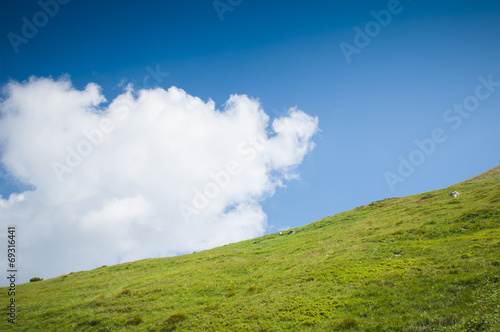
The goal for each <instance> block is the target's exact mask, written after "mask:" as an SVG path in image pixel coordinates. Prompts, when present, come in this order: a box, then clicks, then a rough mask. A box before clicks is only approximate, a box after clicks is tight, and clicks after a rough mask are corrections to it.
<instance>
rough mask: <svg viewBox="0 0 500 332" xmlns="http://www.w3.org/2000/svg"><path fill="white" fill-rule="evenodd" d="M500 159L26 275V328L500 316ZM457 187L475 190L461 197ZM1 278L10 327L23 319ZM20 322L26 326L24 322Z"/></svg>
mask: <svg viewBox="0 0 500 332" xmlns="http://www.w3.org/2000/svg"><path fill="white" fill-rule="evenodd" d="M499 178H500V167H496V168H494V169H492V170H490V171H488V172H486V173H483V174H481V175H480V176H477V177H475V178H473V179H470V180H468V181H465V182H462V183H460V184H457V185H455V186H452V187H450V188H446V189H442V190H437V191H433V192H428V193H423V194H419V195H414V196H409V197H403V198H393V199H385V200H382V201H378V202H373V203H371V204H369V205H367V206H362V207H358V208H356V209H354V210H351V211H348V212H344V213H340V214H337V215H335V216H331V217H327V218H324V219H322V220H319V221H317V222H314V223H311V224H309V225H306V226H304V227H301V228H297V229H294V231H295V233H294V234H287V233H288V232H285V235H282V236H280V235H279V234H270V235H266V236H263V237H260V238H257V239H253V240H248V241H243V242H239V243H235V244H231V245H227V246H224V247H220V248H216V249H212V250H207V251H204V252H199V253H194V254H191V255H184V256H179V257H170V258H161V259H149V260H142V261H138V262H133V263H127V264H121V265H115V266H110V267H101V268H98V269H95V270H91V271H84V272H78V273H71V274H69V275H64V276H61V277H58V278H54V279H50V280H45V281H41V282H36V283H30V284H24V285H18V286H17V290H16V293H17V297H16V302H17V305H18V306H17V328H18V329H19V330H21V331H36V330H53V331H70V330H81V331H114V330H137V331H173V330H178V331H281V330H291V331H332V330H353V331H358V330H359V331H481V330H498V329H499V328H500V313H499V312H500V297H499V288H500V287H499V286H500V179H499ZM452 190H457V191H458V192H460V193H461V195H460V196H458V197H457V198H453V197H451V196H450V193H451V191H452ZM8 301H9V297H8V296H7V289H6V288H2V289H1V291H0V303H2V306H1V310H0V313H1V315H0V317H2V318H1V320H0V330H3V331H5V330H9V329H11V328H12V325H11V324H9V323H8V322H7V318H6V317H7V310H8V309H7V308H6V304H8ZM16 330H17V329H16Z"/></svg>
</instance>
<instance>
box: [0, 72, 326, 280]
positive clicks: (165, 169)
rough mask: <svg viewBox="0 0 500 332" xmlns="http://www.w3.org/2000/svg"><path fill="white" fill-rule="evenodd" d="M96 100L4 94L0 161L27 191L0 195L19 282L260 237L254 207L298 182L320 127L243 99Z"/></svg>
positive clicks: (129, 95) (57, 84) (31, 86)
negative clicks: (219, 104) (220, 102)
mask: <svg viewBox="0 0 500 332" xmlns="http://www.w3.org/2000/svg"><path fill="white" fill-rule="evenodd" d="M104 101H105V98H104V96H102V95H101V92H100V88H99V86H97V85H96V84H88V85H87V87H86V88H85V89H84V90H83V91H79V90H76V89H75V88H73V87H72V85H71V82H70V81H69V79H68V78H63V79H61V80H58V81H54V80H52V79H50V78H31V79H30V80H29V81H27V82H23V83H17V82H11V83H9V84H7V85H6V86H5V87H4V99H3V100H2V101H1V103H0V112H1V117H0V144H1V145H0V146H1V162H2V163H3V164H4V165H5V167H6V169H8V170H9V172H10V173H12V175H13V176H15V177H16V178H18V179H20V180H21V181H23V182H25V183H27V184H30V185H32V186H33V187H34V188H35V189H34V190H33V191H29V192H25V193H23V194H21V195H13V196H11V197H10V198H8V199H1V198H0V222H1V223H2V225H7V224H16V225H18V237H19V252H20V253H21V257H20V261H19V264H21V265H22V266H20V271H22V274H21V276H22V279H23V281H26V280H28V279H29V278H30V277H33V276H40V277H44V278H48V277H53V276H56V275H60V274H63V273H69V272H71V271H74V270H82V269H90V268H94V267H96V266H100V265H103V264H108V265H109V264H115V263H118V262H123V261H130V260H135V259H140V258H147V257H158V256H168V255H175V254H179V253H185V252H192V251H198V250H202V249H206V248H209V247H213V246H218V245H223V244H226V243H230V242H236V241H239V240H243V239H248V238H252V237H255V236H259V235H261V234H263V233H264V231H265V228H266V214H265V213H264V211H263V210H262V208H261V205H260V202H261V201H262V200H263V199H264V198H266V197H269V196H270V195H272V194H273V193H274V190H275V188H276V186H280V185H282V182H283V181H284V180H287V179H290V178H293V177H294V176H295V175H296V173H295V172H296V167H297V166H298V165H299V164H300V163H301V162H302V160H303V158H304V156H305V155H306V154H307V153H308V152H310V151H311V150H312V149H313V146H314V145H313V143H312V141H311V138H312V136H313V135H314V134H315V132H316V131H317V130H318V120H317V118H314V117H311V116H309V115H307V114H305V113H304V112H302V111H300V110H297V109H290V111H289V113H288V114H287V116H286V117H283V118H280V119H276V120H274V121H273V123H272V124H271V125H270V124H269V116H268V115H267V114H266V113H265V112H264V111H263V110H262V108H261V107H260V104H259V102H258V101H257V100H255V99H251V98H249V97H247V96H245V95H233V96H231V97H230V98H229V100H228V101H227V102H226V105H225V108H224V109H223V110H219V109H216V108H215V104H214V102H213V101H211V100H210V101H208V102H204V101H202V100H201V99H199V98H197V97H193V96H190V95H188V94H187V93H186V92H185V91H183V90H181V89H178V88H176V87H171V88H170V89H168V90H167V91H165V90H163V89H161V88H157V89H154V90H140V91H137V92H135V91H133V89H132V88H130V87H129V88H127V90H126V91H125V92H124V93H123V94H121V95H119V96H118V97H117V98H115V99H114V100H113V101H111V102H110V103H109V104H108V105H107V106H105V107H102V108H100V105H102V103H103V102H104ZM2 227H3V226H2ZM2 231H3V230H2ZM2 239H5V236H3V235H2Z"/></svg>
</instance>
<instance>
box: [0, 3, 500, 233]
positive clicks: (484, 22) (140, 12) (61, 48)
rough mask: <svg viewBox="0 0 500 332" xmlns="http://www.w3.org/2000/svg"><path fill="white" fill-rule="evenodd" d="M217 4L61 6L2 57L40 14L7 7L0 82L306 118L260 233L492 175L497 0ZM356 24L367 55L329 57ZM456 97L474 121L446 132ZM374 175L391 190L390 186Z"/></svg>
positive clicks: (11, 188) (16, 183) (497, 139)
mask: <svg viewBox="0 0 500 332" xmlns="http://www.w3.org/2000/svg"><path fill="white" fill-rule="evenodd" d="M42 3H45V2H43V0H42ZM46 3H52V4H53V3H55V2H51V1H46ZM221 4H222V5H221ZM217 5H218V6H228V7H225V8H230V10H227V11H224V12H220V9H219V12H218V10H217V8H216V6H215V5H214V2H213V1H140V2H139V1H120V2H116V1H107V2H102V1H92V0H91V1H77V0H71V1H62V0H61V1H60V2H57V6H58V9H57V13H55V14H54V15H53V17H50V15H46V16H45V17H46V18H47V20H46V22H41V23H43V24H40V27H39V28H38V32H37V33H36V35H34V36H33V37H31V38H26V39H25V41H26V43H20V44H18V45H17V46H14V47H13V44H12V42H11V41H10V40H9V37H8V35H9V33H14V34H16V35H18V36H21V37H22V36H23V31H22V29H23V24H25V21H23V20H22V19H23V17H25V18H26V19H27V20H28V21H30V22H31V23H33V20H34V19H35V17H36V15H38V19H43V14H37V13H39V12H41V11H43V10H44V9H43V8H42V6H41V5H40V4H39V3H37V2H36V1H22V2H21V1H11V2H8V3H7V4H4V5H3V10H2V11H1V13H0V35H1V36H2V38H1V39H0V84H1V85H2V86H5V85H6V84H8V83H9V81H10V80H14V81H17V82H23V81H26V80H27V79H28V78H29V77H30V76H36V77H52V78H53V79H54V80H57V79H59V78H61V76H63V75H69V77H70V81H71V83H72V85H73V86H74V88H75V89H77V90H84V89H85V87H86V86H87V84H88V83H96V84H97V85H99V86H100V87H101V89H102V90H101V93H102V95H104V96H105V98H106V99H107V101H108V102H110V101H112V100H113V99H114V98H115V97H116V96H118V95H120V94H122V93H123V91H124V88H125V86H126V84H129V83H132V84H134V86H135V87H136V88H143V87H144V88H153V87H155V86H159V87H161V88H163V89H165V90H167V89H168V88H169V87H170V86H175V87H178V88H180V89H183V90H184V91H185V92H186V93H187V94H189V95H191V96H197V97H199V98H201V100H203V101H208V100H210V99H211V100H213V101H214V102H215V107H216V108H221V109H223V108H224V106H223V104H224V103H225V102H226V101H227V100H228V99H229V97H230V96H231V95H233V94H246V95H248V96H249V97H253V98H257V99H258V100H259V101H260V105H261V107H262V108H263V110H264V111H265V112H266V113H267V114H268V115H269V116H270V119H271V122H272V120H273V119H276V118H280V117H284V116H286V115H287V110H288V109H289V108H291V107H297V108H298V109H300V110H302V111H303V112H305V113H306V114H308V115H310V116H311V117H317V119H318V127H319V131H317V132H316V134H315V135H314V136H313V137H312V138H311V141H312V142H314V143H315V147H314V149H312V150H311V151H309V152H308V153H307V154H306V155H305V156H304V158H303V161H301V162H299V163H297V165H296V166H297V168H296V172H297V173H298V174H299V177H298V178H297V179H293V180H286V181H284V184H285V186H284V187H276V188H275V191H274V193H273V194H270V195H268V197H267V198H265V199H261V200H260V201H259V202H260V204H261V206H262V210H263V212H264V213H265V214H266V215H267V226H266V228H265V231H264V232H265V233H269V232H274V231H277V230H280V229H283V228H287V227H297V226H301V225H304V224H307V223H309V222H312V221H315V220H318V219H320V218H322V217H325V216H328V215H332V214H335V213H338V212H342V211H345V210H348V209H351V208H354V207H356V206H359V205H365V204H367V203H370V202H371V201H375V200H379V199H383V198H387V197H394V196H405V195H410V194H415V193H420V192H425V191H430V190H434V189H439V188H443V187H447V186H450V185H452V184H454V183H458V182H460V181H462V180H465V179H467V178H469V177H472V176H474V175H477V174H479V173H481V172H483V171H486V170H488V169H490V168H492V167H495V166H497V165H499V164H500V157H499V154H498V151H499V147H500V130H498V128H499V124H500V87H498V85H500V83H497V86H495V82H500V61H499V59H500V3H498V1H439V2H438V3H436V2H432V1H409V0H401V1H400V2H397V1H366V2H362V3H359V2H356V3H354V2H352V1H308V2H306V1H303V2H299V1H294V2H290V1H272V2H270V1H258V0H257V1H249V0H243V1H238V0H233V1H228V0H221V1H219V2H217ZM391 6H392V7H391ZM51 8H52V10H53V9H54V7H51ZM219 8H222V7H219ZM388 8H397V10H396V9H394V10H393V11H394V13H391V17H390V19H389V21H388V22H387V24H385V25H386V26H381V25H380V24H379V25H378V28H377V24H373V22H375V18H374V16H373V14H372V13H371V11H375V12H376V13H380V12H381V11H385V12H387V11H388ZM40 15H41V16H40ZM221 18H223V19H221ZM370 22H372V23H370ZM367 27H368V28H370V27H371V28H374V29H376V30H372V31H369V32H368V34H371V37H370V36H368V37H367V38H368V39H369V43H368V45H366V46H365V47H358V51H359V52H358V53H353V54H351V55H350V60H349V61H348V59H347V58H346V56H345V54H344V52H343V51H342V48H341V47H340V45H341V44H342V43H345V44H349V45H352V46H354V47H355V46H356V41H355V37H356V34H357V32H356V31H357V30H355V28H358V29H360V30H361V31H363V32H365V34H366V28H367ZM11 36H12V35H11ZM365 41H366V40H365ZM345 44H344V45H345ZM16 47H17V48H18V49H17V51H18V52H16V50H15V49H16ZM155 71H156V79H155V77H153V76H155V75H153V74H152V73H154V72H155ZM480 77H482V78H480ZM488 80H489V81H492V82H493V83H490V84H489V85H488V86H484V82H485V81H486V82H487V81H488ZM492 84H493V85H492ZM480 85H481V86H482V87H479V88H478V86H480ZM477 89H479V90H480V92H481V93H482V94H480V95H481V96H483V97H482V99H478V97H475V96H476V91H477ZM486 95H488V96H487V97H486ZM3 98H4V99H7V98H8V94H6V93H5V91H4V94H3ZM466 100H467V102H470V103H472V104H470V105H469V106H468V107H470V108H473V109H474V111H471V112H466V113H464V114H467V117H466V118H465V117H462V116H461V120H460V121H461V122H460V124H458V122H457V121H459V120H457V118H456V116H457V115H458V113H447V112H448V110H449V109H453V107H454V105H459V106H460V105H463V104H464V102H465V101H466ZM475 101H477V102H478V103H477V104H474V102H475ZM107 104H108V103H103V104H102V105H104V106H102V107H105V106H106V105H107ZM446 114H447V118H446ZM451 116H454V117H455V118H454V120H453V121H452V120H451V119H452V118H451ZM446 119H448V120H446ZM453 126H455V128H454V127H453ZM436 129H440V130H441V131H440V132H441V136H440V137H441V142H439V143H436V142H434V143H432V144H434V147H433V148H432V149H431V148H430V147H429V149H430V150H428V151H427V152H429V151H430V152H429V153H428V154H425V151H424V152H418V151H422V149H419V148H418V146H417V145H416V143H415V140H419V141H420V142H428V141H429V139H432V135H433V134H432V133H433V131H434V130H436ZM443 137H446V139H442V138H443ZM4 144H5V143H4ZM415 151H417V152H415ZM0 153H2V150H0ZM412 153H413V155H412V156H413V157H414V158H416V159H414V161H418V166H414V167H413V168H414V170H413V171H411V172H409V173H411V174H404V176H402V174H400V173H399V172H398V167H400V166H399V165H400V163H401V161H400V159H398V158H399V157H400V156H402V157H403V158H404V159H405V160H409V158H410V155H411V154H412ZM124 167H125V166H124ZM0 170H1V172H2V173H1V175H0V195H2V197H3V198H4V199H7V198H8V197H9V195H10V194H12V193H22V192H23V191H25V190H27V188H29V187H30V186H29V185H27V184H26V183H23V181H22V180H20V179H16V178H15V176H12V174H10V175H9V171H8V167H7V166H6V165H5V164H4V165H2V167H1V168H0ZM387 172H391V174H392V175H396V176H400V178H399V179H404V182H402V181H396V182H394V183H393V184H392V186H391V184H390V183H388V181H387V174H388V173H387ZM24 182H25V181H24ZM32 189H33V188H32ZM4 220H6V219H5V218H4ZM2 227H3V226H2ZM20 227H22V225H21V226H20Z"/></svg>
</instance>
